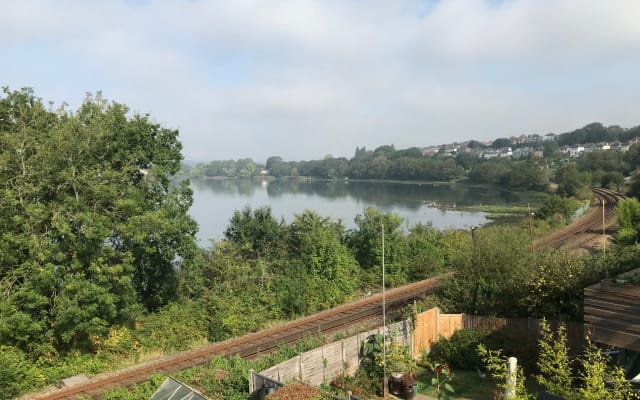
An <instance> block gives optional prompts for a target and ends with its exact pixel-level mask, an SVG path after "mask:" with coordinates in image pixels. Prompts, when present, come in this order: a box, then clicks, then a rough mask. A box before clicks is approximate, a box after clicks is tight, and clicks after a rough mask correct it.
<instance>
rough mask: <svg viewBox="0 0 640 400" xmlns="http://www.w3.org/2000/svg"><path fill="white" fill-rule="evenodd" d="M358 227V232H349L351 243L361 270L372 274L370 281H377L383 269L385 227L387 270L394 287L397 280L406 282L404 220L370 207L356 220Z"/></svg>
mask: <svg viewBox="0 0 640 400" xmlns="http://www.w3.org/2000/svg"><path fill="white" fill-rule="evenodd" d="M355 223H356V228H355V229H353V230H352V231H350V232H349V235H348V238H347V243H348V244H349V247H350V248H351V250H352V251H353V252H354V255H355V258H356V260H358V263H359V264H360V267H361V268H362V269H363V270H365V271H368V272H370V273H371V277H370V280H375V281H377V280H378V278H377V277H378V274H379V272H380V271H381V269H382V227H383V225H384V236H385V266H386V268H387V273H389V275H390V276H389V278H390V283H392V282H393V280H394V276H395V279H396V281H399V282H402V281H404V280H405V279H406V278H405V277H404V276H403V275H404V271H403V266H402V261H403V259H404V254H405V249H404V245H403V240H402V235H401V233H400V230H399V229H400V226H401V225H402V218H401V217H400V216H398V215H396V214H393V213H385V212H383V211H380V210H378V209H375V208H371V207H368V208H366V209H365V210H364V213H363V214H358V215H357V216H356V218H355Z"/></svg>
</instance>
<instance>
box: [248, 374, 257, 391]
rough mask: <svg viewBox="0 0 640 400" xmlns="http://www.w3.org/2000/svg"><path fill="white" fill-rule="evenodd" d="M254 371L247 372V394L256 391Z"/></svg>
mask: <svg viewBox="0 0 640 400" xmlns="http://www.w3.org/2000/svg"><path fill="white" fill-rule="evenodd" d="M255 373H256V371H254V370H253V369H250V370H249V394H251V393H253V392H255V391H256V383H255V381H254V380H255V375H254V374H255Z"/></svg>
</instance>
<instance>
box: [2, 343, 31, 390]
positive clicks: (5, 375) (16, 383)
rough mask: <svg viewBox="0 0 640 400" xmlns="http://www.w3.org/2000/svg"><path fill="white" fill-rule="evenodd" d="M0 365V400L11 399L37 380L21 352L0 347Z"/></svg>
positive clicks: (8, 347) (13, 348)
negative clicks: (0, 369)
mask: <svg viewBox="0 0 640 400" xmlns="http://www.w3.org/2000/svg"><path fill="white" fill-rule="evenodd" d="M0 365H2V373H0V399H12V398H14V397H15V396H17V395H19V394H22V393H24V392H25V391H27V390H28V389H29V388H31V387H33V386H34V384H35V381H36V379H37V378H36V376H35V373H34V370H33V368H31V366H30V364H29V362H28V361H27V360H26V358H25V356H24V353H23V352H22V351H20V350H18V349H16V348H15V347H10V346H0Z"/></svg>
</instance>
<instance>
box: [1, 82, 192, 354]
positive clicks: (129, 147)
mask: <svg viewBox="0 0 640 400" xmlns="http://www.w3.org/2000/svg"><path fill="white" fill-rule="evenodd" d="M0 115H2V116H3V117H2V124H1V127H0V150H1V151H0V153H1V155H0V180H2V181H3V182H7V183H9V184H7V185H4V186H2V188H0V201H1V202H2V204H3V208H2V210H1V211H0V213H1V214H0V220H1V221H2V235H1V236H0V289H1V291H2V293H4V296H3V297H2V298H1V299H0V314H1V315H2V323H0V344H9V345H14V346H17V347H19V348H20V349H22V350H24V351H25V352H27V353H28V354H29V357H31V358H37V357H39V356H45V355H47V354H52V353H55V352H65V351H69V350H72V349H82V350H84V351H91V350H92V349H93V338H95V337H104V336H105V335H107V334H108V332H109V328H110V326H111V325H113V324H126V323H129V322H131V321H132V320H133V319H134V318H135V316H136V315H138V314H139V313H140V312H141V310H142V307H141V305H142V306H144V307H146V308H147V309H148V310H156V309H158V308H160V307H162V306H163V305H165V304H167V303H168V302H169V301H171V300H173V299H175V298H176V296H177V280H178V279H177V278H178V275H179V273H180V271H187V270H189V269H190V268H191V267H192V266H193V265H194V262H195V261H196V259H197V246H196V242H195V238H194V235H195V231H196V229H197V227H196V224H195V222H194V221H193V220H192V219H191V217H189V215H188V214H187V210H188V208H189V206H190V205H191V191H190V190H189V188H188V186H187V185H186V183H176V184H173V185H172V184H170V178H171V177H172V176H173V175H174V174H175V173H176V172H177V171H178V168H179V165H180V159H181V154H180V149H181V145H180V143H179V142H178V140H177V135H178V132H177V131H174V130H169V129H165V128H162V127H161V126H159V125H157V124H155V123H152V122H151V121H150V118H149V116H146V115H131V114H130V113H129V110H128V108H127V107H126V106H124V105H121V104H117V103H109V102H107V101H106V100H105V99H103V98H102V96H101V95H100V94H98V95H96V96H91V95H88V96H87V98H86V99H85V101H84V102H83V104H82V105H81V106H80V108H79V109H78V111H76V112H75V113H73V112H69V111H67V110H66V109H65V108H64V107H61V108H60V109H58V110H57V111H55V112H54V111H50V110H47V109H45V107H44V105H43V104H42V101H41V100H40V99H38V98H36V97H35V96H34V94H33V92H32V91H31V90H29V89H24V90H22V91H17V92H10V91H9V90H8V89H5V90H4V92H3V95H0Z"/></svg>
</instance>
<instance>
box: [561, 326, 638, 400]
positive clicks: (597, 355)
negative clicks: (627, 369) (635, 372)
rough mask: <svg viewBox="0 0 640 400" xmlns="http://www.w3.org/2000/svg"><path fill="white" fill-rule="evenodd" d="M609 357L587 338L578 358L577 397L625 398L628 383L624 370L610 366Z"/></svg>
mask: <svg viewBox="0 0 640 400" xmlns="http://www.w3.org/2000/svg"><path fill="white" fill-rule="evenodd" d="M610 361H611V360H610V357H609V356H608V355H606V354H604V353H603V352H602V350H601V349H599V348H597V347H596V346H595V345H594V344H593V343H592V342H591V341H590V340H589V338H587V348H586V349H585V352H584V355H583V356H582V358H581V359H580V366H581V368H580V381H581V385H580V387H579V388H578V391H577V395H576V396H573V397H574V398H575V399H576V400H577V399H584V400H618V399H626V398H628V395H629V390H630V385H629V382H627V380H626V379H625V376H624V370H623V369H622V368H620V367H618V366H615V367H613V368H612V367H610V366H609V363H610Z"/></svg>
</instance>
